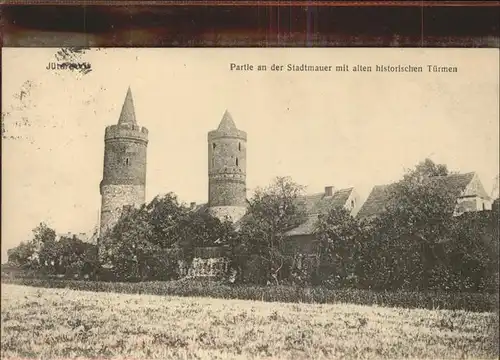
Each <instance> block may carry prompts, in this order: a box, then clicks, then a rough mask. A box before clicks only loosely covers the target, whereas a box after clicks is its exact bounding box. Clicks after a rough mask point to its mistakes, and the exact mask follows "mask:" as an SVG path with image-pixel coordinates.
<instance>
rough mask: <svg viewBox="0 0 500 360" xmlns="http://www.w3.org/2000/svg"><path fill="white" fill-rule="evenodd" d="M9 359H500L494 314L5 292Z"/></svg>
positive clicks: (6, 287)
mask: <svg viewBox="0 0 500 360" xmlns="http://www.w3.org/2000/svg"><path fill="white" fill-rule="evenodd" d="M1 320H2V325H1V326H2V329H1V330H2V333H1V336H2V347H1V355H2V359H8V358H16V357H29V358H44V359H55V358H61V357H64V358H76V357H80V358H104V357H106V358H110V357H113V358H127V359H169V358H171V359H172V358H175V359H179V358H180V359H306V358H307V359H340V358H341V359H497V358H498V352H497V351H498V350H497V349H498V346H497V343H496V341H495V336H496V335H497V334H498V333H497V328H498V317H497V315H496V314H492V313H471V312H465V311H451V310H420V309H411V310H409V309H401V308H399V309H396V308H383V307H378V306H360V305H349V304H322V305H318V304H286V303H266V302H259V301H245V300H222V299H209V298H189V297H182V298H181V297H171V296H155V295H130V294H116V293H104V292H100V293H95V292H86V291H75V290H68V289H44V288H34V287H27V286H20V285H12V284H2V307H1Z"/></svg>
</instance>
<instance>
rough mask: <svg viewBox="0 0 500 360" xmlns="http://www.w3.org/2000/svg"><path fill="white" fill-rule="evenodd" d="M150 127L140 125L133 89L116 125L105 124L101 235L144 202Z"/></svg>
mask: <svg viewBox="0 0 500 360" xmlns="http://www.w3.org/2000/svg"><path fill="white" fill-rule="evenodd" d="M147 144H148V130H147V129H146V128H145V127H141V126H138V125H137V121H136V119H135V111H134V102H133V100H132V92H131V90H130V88H129V89H128V91H127V96H126V97H125V102H124V103H123V107H122V111H121V114H120V118H119V120H118V124H117V125H111V126H108V127H106V132H105V135H104V169H103V177H102V181H101V184H100V192H101V221H100V232H99V234H100V236H103V235H104V233H105V232H106V231H107V230H108V229H110V228H112V227H113V226H114V225H115V224H116V222H117V221H118V219H119V218H120V215H121V213H122V211H123V209H124V208H128V207H139V206H141V205H142V204H144V202H145V188H146V152H147Z"/></svg>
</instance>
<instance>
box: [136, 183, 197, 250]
mask: <svg viewBox="0 0 500 360" xmlns="http://www.w3.org/2000/svg"><path fill="white" fill-rule="evenodd" d="M145 211H146V213H145V214H144V216H145V219H144V221H146V222H147V223H148V224H149V226H150V231H151V232H150V238H149V241H151V242H152V243H153V244H155V245H157V246H159V247H161V248H172V247H175V246H177V245H179V241H181V238H182V234H181V229H180V227H179V225H180V224H181V223H182V221H183V220H184V219H185V217H186V216H187V214H188V212H189V209H188V208H187V207H185V206H183V205H182V204H180V202H179V201H178V199H177V196H176V195H175V194H174V193H171V192H170V193H168V194H166V195H164V196H156V197H155V198H154V199H153V200H152V201H151V202H150V203H149V204H147V205H146V206H145Z"/></svg>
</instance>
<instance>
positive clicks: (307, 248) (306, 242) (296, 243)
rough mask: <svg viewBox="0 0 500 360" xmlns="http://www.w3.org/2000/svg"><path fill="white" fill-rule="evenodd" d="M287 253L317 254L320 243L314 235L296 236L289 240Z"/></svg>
mask: <svg viewBox="0 0 500 360" xmlns="http://www.w3.org/2000/svg"><path fill="white" fill-rule="evenodd" d="M287 245H288V246H287V249H286V251H287V252H288V253H289V254H295V253H302V254H308V255H310V254H315V253H316V252H317V251H318V249H319V242H318V240H317V239H316V238H315V236H314V235H295V236H291V237H290V238H289V239H288V240H287Z"/></svg>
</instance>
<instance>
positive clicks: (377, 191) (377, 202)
mask: <svg viewBox="0 0 500 360" xmlns="http://www.w3.org/2000/svg"><path fill="white" fill-rule="evenodd" d="M475 176H476V173H474V172H469V173H465V174H450V175H446V176H433V177H430V178H429V182H430V183H439V184H440V185H441V186H443V187H445V188H446V189H447V190H448V191H450V192H453V193H456V194H457V199H458V197H460V196H461V195H462V193H463V192H464V191H465V190H466V188H467V186H468V185H469V184H470V183H471V181H472V180H473V179H474V177H475ZM395 185H396V183H393V184H387V185H376V186H374V187H373V190H372V191H371V193H370V195H369V196H368V198H367V199H366V201H365V203H364V204H363V206H362V207H361V209H360V210H359V212H358V214H357V217H358V218H366V217H371V216H374V215H377V214H379V213H381V212H382V211H383V210H384V209H385V207H386V206H387V205H388V202H389V196H390V193H391V191H392V189H393V188H394V186H395ZM479 185H480V184H479ZM475 192H476V193H475V194H474V195H476V196H480V197H482V198H488V194H486V191H485V190H484V188H483V187H482V186H478V187H477V188H476V189H475Z"/></svg>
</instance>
